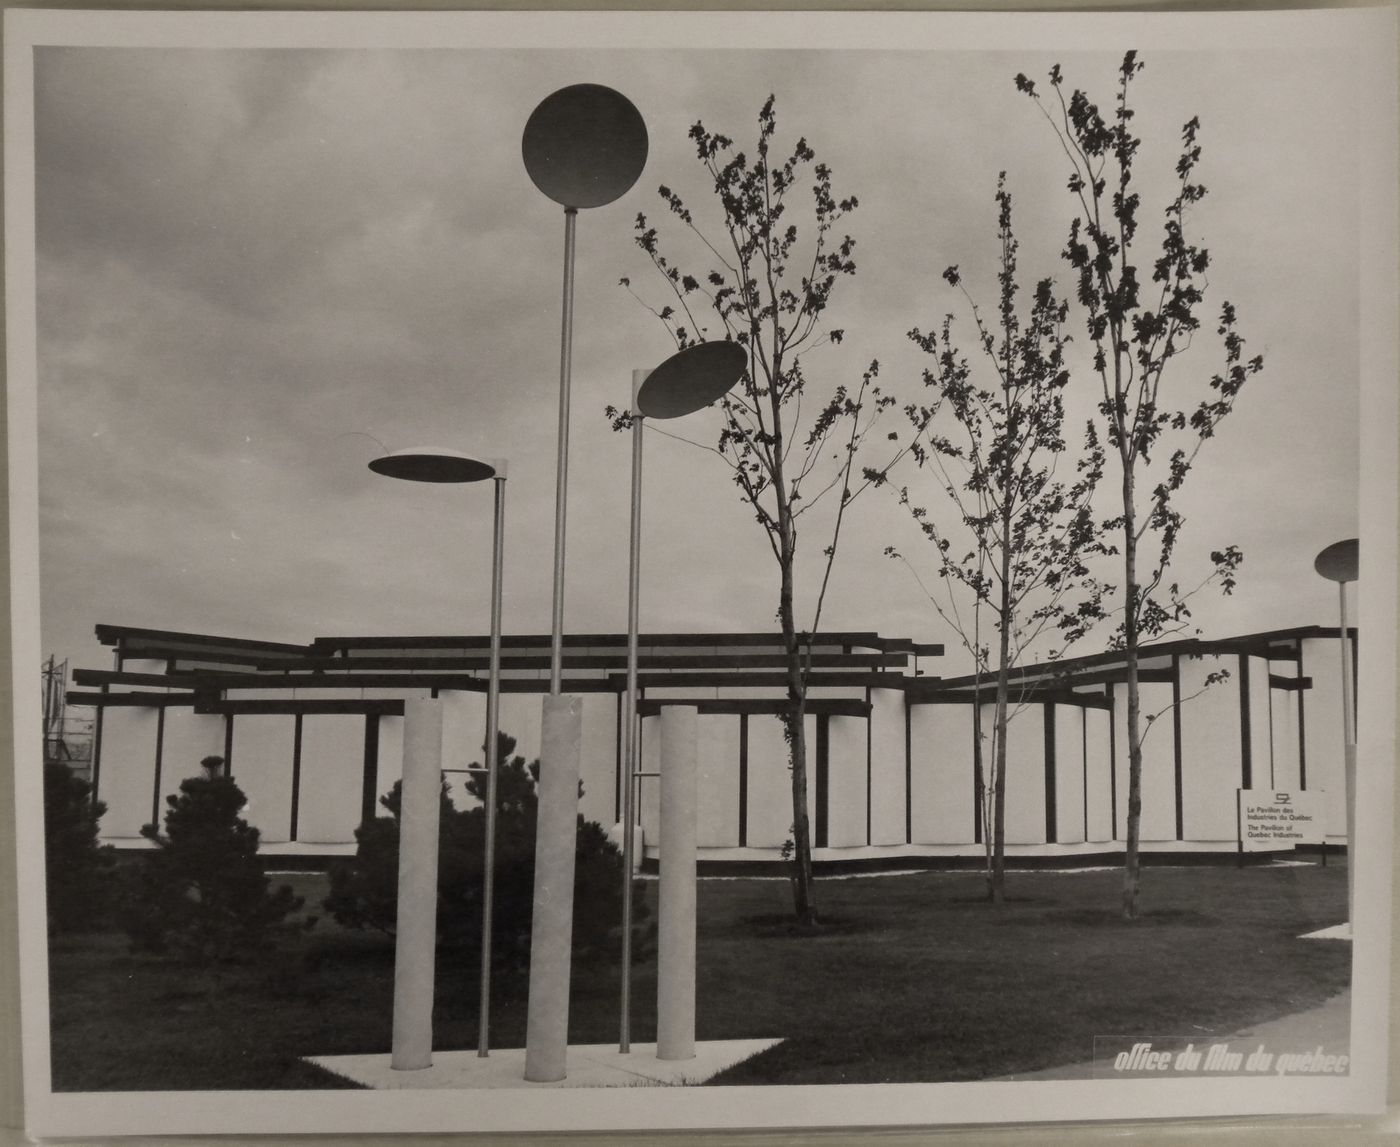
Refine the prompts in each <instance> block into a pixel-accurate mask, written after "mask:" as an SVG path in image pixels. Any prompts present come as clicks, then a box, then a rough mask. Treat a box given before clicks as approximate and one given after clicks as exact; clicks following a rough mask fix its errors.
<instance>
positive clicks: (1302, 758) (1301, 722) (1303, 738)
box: [1298, 641, 1308, 792]
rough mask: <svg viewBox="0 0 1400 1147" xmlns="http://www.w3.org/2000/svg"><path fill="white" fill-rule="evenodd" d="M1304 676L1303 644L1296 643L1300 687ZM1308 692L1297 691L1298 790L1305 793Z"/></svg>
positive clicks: (1303, 690) (1306, 787)
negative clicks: (1304, 714)
mask: <svg viewBox="0 0 1400 1147" xmlns="http://www.w3.org/2000/svg"><path fill="white" fill-rule="evenodd" d="M1304 676H1306V673H1305V672H1304V669H1303V643H1302V642H1301V641H1299V642H1298V677H1299V682H1300V686H1301V680H1302V678H1303V677H1304ZM1307 699H1308V691H1307V690H1306V689H1303V688H1301V687H1300V688H1299V689H1298V788H1299V789H1300V790H1301V791H1303V792H1307V789H1308V723H1307V721H1306V720H1305V719H1304V717H1303V713H1304V710H1306V709H1307V707H1308V704H1307Z"/></svg>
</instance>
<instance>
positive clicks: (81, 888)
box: [44, 763, 113, 932]
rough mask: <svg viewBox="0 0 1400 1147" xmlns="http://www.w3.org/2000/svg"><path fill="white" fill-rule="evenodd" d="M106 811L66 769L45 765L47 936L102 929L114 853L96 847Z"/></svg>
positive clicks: (110, 886)
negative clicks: (99, 828)
mask: <svg viewBox="0 0 1400 1147" xmlns="http://www.w3.org/2000/svg"><path fill="white" fill-rule="evenodd" d="M106 811H107V806H106V805H105V804H104V803H103V802H102V801H95V800H93V799H92V786H91V785H90V784H88V783H87V781H85V780H83V779H82V778H81V777H78V776H75V775H74V774H73V773H72V772H71V771H70V770H69V769H68V768H67V767H66V766H64V765H60V764H52V763H50V764H46V765H45V766H44V880H45V895H46V899H47V903H48V918H49V930H50V931H51V932H83V931H89V930H92V929H94V928H99V927H101V926H102V925H103V924H104V923H105V922H106V918H107V915H108V905H109V903H110V899H111V894H112V884H113V880H112V872H113V850H112V848H111V846H110V845H107V846H103V845H100V844H98V842H97V832H98V822H99V821H101V819H102V814H103V813H105V812H106Z"/></svg>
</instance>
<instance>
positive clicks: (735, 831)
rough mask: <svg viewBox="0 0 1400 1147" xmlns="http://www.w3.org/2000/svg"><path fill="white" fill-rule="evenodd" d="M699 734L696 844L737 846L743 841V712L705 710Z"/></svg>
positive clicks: (713, 846)
mask: <svg viewBox="0 0 1400 1147" xmlns="http://www.w3.org/2000/svg"><path fill="white" fill-rule="evenodd" d="M699 736H700V746H699V753H698V759H697V772H698V777H697V781H696V783H697V786H698V790H699V791H698V792H697V794H696V798H697V802H698V803H697V816H698V824H697V827H696V844H697V845H698V847H700V848H723V847H735V846H737V845H738V843H739V715H738V714H737V713H702V714H701V716H700V721H699Z"/></svg>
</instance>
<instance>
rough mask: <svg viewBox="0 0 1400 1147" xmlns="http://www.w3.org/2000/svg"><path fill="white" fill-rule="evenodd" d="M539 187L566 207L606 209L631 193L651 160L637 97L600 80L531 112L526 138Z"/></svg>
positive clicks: (529, 164) (578, 86)
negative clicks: (634, 98) (634, 100)
mask: <svg viewBox="0 0 1400 1147" xmlns="http://www.w3.org/2000/svg"><path fill="white" fill-rule="evenodd" d="M521 152H522V153H523V155H524V158H525V170H526V171H528V172H529V173H530V178H531V179H532V180H533V181H534V184H535V186H536V187H538V188H539V189H540V190H541V191H543V192H544V193H545V194H546V195H547V196H549V198H551V199H552V200H554V202H556V203H562V204H563V205H564V206H565V207H602V206H603V205H604V204H605V203H611V202H612V201H613V200H614V199H617V198H619V197H620V196H622V195H623V194H625V193H626V191H627V190H628V188H630V187H631V186H632V184H634V183H636V182H637V177H638V176H639V175H641V174H642V168H643V167H645V166H646V162H647V125H646V124H645V123H644V122H643V121H642V114H641V112H639V111H638V110H637V109H636V107H634V106H633V104H632V101H631V100H629V99H628V98H627V97H626V96H624V95H623V94H622V93H621V92H615V91H613V90H612V88H605V87H603V86H602V85H601V84H574V85H573V86H572V87H567V88H560V89H559V90H558V91H557V92H555V93H554V94H553V95H550V96H546V97H545V99H544V100H543V101H542V102H541V103H540V105H539V107H537V108H535V110H534V111H533V112H531V113H530V119H529V120H528V121H527V122H526V124H525V135H524V138H523V140H522V141H521Z"/></svg>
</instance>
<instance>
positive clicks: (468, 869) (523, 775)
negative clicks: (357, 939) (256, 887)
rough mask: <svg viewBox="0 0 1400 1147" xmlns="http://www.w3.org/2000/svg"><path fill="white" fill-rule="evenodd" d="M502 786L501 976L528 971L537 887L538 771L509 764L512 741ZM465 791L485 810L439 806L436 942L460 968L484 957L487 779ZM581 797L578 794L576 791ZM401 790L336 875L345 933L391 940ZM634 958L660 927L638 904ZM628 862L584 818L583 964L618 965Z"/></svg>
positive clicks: (337, 909) (643, 954)
mask: <svg viewBox="0 0 1400 1147" xmlns="http://www.w3.org/2000/svg"><path fill="white" fill-rule="evenodd" d="M497 751H498V756H497V760H498V762H499V765H498V772H497V781H496V798H497V799H496V865H495V905H494V912H493V913H492V916H493V920H492V946H491V950H492V962H493V965H495V966H497V967H499V968H501V969H502V970H505V971H522V970H524V969H525V968H527V967H528V965H529V952H530V932H531V926H532V912H533V894H534V880H535V814H536V810H537V807H538V798H537V794H536V784H537V782H538V779H539V762H538V761H535V762H533V763H531V764H530V765H529V766H528V767H527V766H526V763H525V759H524V758H523V757H519V756H513V755H512V754H513V753H514V751H515V738H513V737H510V736H508V735H506V734H504V733H502V734H501V735H500V739H499V741H498V750H497ZM467 789H468V791H469V792H470V793H471V794H472V795H473V796H475V797H477V798H478V799H479V800H480V801H481V802H482V803H481V804H480V805H477V806H475V807H473V808H470V809H458V808H456V807H455V806H454V805H453V804H452V801H451V800H450V799H449V797H448V795H447V788H446V785H444V786H443V790H442V795H441V798H440V803H439V810H440V817H441V820H440V822H439V829H438V912H437V928H438V931H437V938H438V944H439V945H440V946H442V947H448V948H453V949H459V950H460V951H461V955H460V957H457V958H458V960H459V963H460V962H470V961H471V960H473V959H474V958H476V957H475V953H476V952H477V951H479V944H480V939H481V921H482V892H483V887H484V879H483V877H484V867H485V840H486V809H485V796H486V780H485V775H484V774H483V773H473V774H471V779H470V780H469V781H468V782H467ZM581 791H582V789H581V788H580V792H581ZM399 802H400V786H399V785H398V784H395V785H394V787H393V788H392V789H391V790H390V791H389V792H388V793H387V794H385V795H384V796H383V797H381V798H380V801H379V803H380V804H381V805H382V806H383V807H384V809H385V810H386V811H387V812H388V814H389V815H388V816H380V817H376V818H374V819H373V820H367V821H365V822H364V824H362V825H361V826H360V827H359V828H358V829H357V830H356V832H355V839H356V841H357V843H358V847H357V849H356V853H355V856H354V857H353V859H350V860H347V861H344V862H342V863H339V864H337V865H336V866H335V867H333V868H332V869H331V873H330V879H331V892H330V895H329V896H327V897H326V899H325V901H324V906H325V908H326V911H327V912H329V913H330V914H331V915H332V916H333V917H334V918H335V920H336V921H337V922H338V923H339V924H341V925H343V926H345V927H348V928H355V929H372V930H376V931H379V932H383V933H384V934H386V935H393V932H394V924H395V918H396V914H397V910H398V860H399V812H400V803H399ZM634 907H635V909H636V911H635V914H634V919H633V952H634V957H635V958H636V959H638V960H642V959H645V958H647V957H648V956H649V955H650V953H651V951H652V949H653V947H654V936H653V933H654V926H652V925H650V924H649V916H650V913H649V912H648V911H647V909H646V907H645V905H644V904H642V903H641V900H640V898H634ZM621 927H622V853H621V851H620V850H619V849H618V847H617V846H616V845H615V844H613V843H612V841H610V840H609V839H608V836H607V833H606V832H605V831H604V830H603V827H602V826H601V825H600V824H598V823H597V822H596V821H588V820H585V819H584V818H583V817H582V816H580V817H579V819H578V844H577V846H576V853H575V875H574V932H573V951H574V958H575V959H577V960H587V959H590V958H599V957H601V958H606V959H614V958H616V955H617V952H618V950H619V949H620V947H621Z"/></svg>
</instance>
